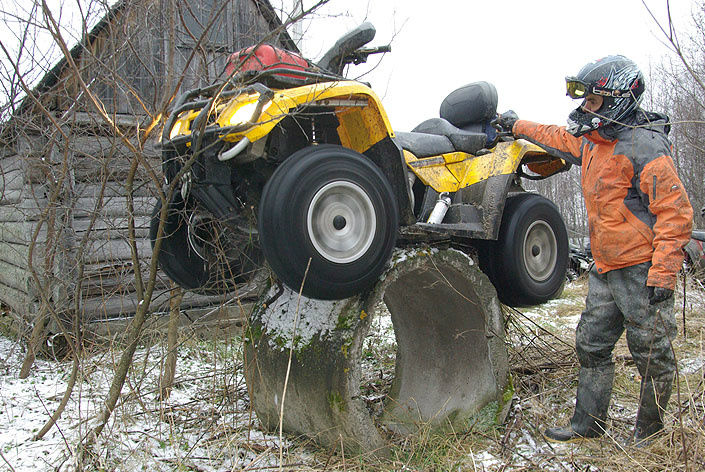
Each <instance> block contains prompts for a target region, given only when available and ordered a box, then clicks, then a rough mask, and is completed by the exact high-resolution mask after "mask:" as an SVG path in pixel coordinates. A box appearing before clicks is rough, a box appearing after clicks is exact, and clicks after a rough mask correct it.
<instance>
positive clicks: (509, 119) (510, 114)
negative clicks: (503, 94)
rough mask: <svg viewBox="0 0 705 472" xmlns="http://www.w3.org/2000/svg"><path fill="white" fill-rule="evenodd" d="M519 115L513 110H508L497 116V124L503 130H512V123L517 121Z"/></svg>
mask: <svg viewBox="0 0 705 472" xmlns="http://www.w3.org/2000/svg"><path fill="white" fill-rule="evenodd" d="M518 119H519V116H517V114H516V113H515V112H514V110H508V111H505V112H504V113H502V114H501V115H499V116H498V117H497V124H498V125H499V126H500V127H501V128H502V129H503V130H505V131H509V132H511V131H512V128H514V123H516V122H517V120H518Z"/></svg>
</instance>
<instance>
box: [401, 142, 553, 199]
mask: <svg viewBox="0 0 705 472" xmlns="http://www.w3.org/2000/svg"><path fill="white" fill-rule="evenodd" d="M527 154H544V155H547V154H546V152H545V151H544V150H542V149H541V148H540V147H538V146H536V145H534V144H531V143H530V142H528V141H525V140H523V139H517V140H516V141H509V142H500V143H498V144H497V146H495V147H494V149H492V150H491V152H489V153H487V154H483V155H480V156H475V155H473V154H467V153H464V152H452V153H448V154H441V155H439V156H434V157H427V158H422V159H418V158H417V157H416V156H414V155H413V154H412V153H410V152H409V151H404V158H405V159H406V163H407V165H408V166H409V168H410V169H411V170H412V171H413V172H414V174H416V176H417V177H418V178H419V179H421V181H422V182H423V183H424V184H426V185H428V186H430V187H431V188H433V189H434V190H435V191H436V192H456V191H458V190H460V189H462V188H465V187H469V186H470V185H473V184H476V183H478V182H481V181H483V180H486V179H488V178H490V177H494V176H497V175H506V174H512V173H514V172H516V170H517V168H518V167H519V165H520V163H521V161H522V159H523V158H524V157H525V156H526V155H527Z"/></svg>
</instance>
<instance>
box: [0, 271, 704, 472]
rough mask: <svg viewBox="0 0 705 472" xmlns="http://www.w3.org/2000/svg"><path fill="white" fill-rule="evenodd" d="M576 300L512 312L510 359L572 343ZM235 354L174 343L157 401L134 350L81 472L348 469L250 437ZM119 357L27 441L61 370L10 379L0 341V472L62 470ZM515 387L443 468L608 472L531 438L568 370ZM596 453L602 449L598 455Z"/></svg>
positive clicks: (693, 342)
mask: <svg viewBox="0 0 705 472" xmlns="http://www.w3.org/2000/svg"><path fill="white" fill-rule="evenodd" d="M583 297H584V286H580V285H576V286H572V284H570V285H569V286H568V288H567V289H566V291H565V293H564V297H563V298H560V299H558V300H554V301H552V302H550V303H547V304H545V305H543V306H541V307H538V308H534V309H532V310H530V311H529V310H527V311H525V312H523V313H522V314H520V315H519V314H515V315H513V316H514V317H515V318H516V319H517V322H519V323H521V336H511V337H510V338H511V339H512V342H513V343H514V344H515V346H514V347H513V353H514V354H517V353H518V354H520V355H521V356H524V355H529V354H530V352H529V351H530V349H529V347H532V346H534V344H535V343H536V340H542V342H543V341H546V342H547V343H548V344H551V343H552V344H553V345H557V346H558V347H557V348H554V347H550V349H555V350H554V351H552V352H555V353H558V354H557V355H564V354H562V353H565V352H567V351H566V349H569V347H566V346H564V345H563V344H562V341H555V340H554V341H551V340H552V335H549V336H547V335H546V332H551V333H556V335H557V336H558V337H560V338H561V339H565V340H566V342H568V343H572V339H571V336H572V331H573V330H574V328H575V325H576V324H577V321H578V317H579V314H580V310H581V308H582V303H583ZM703 298H704V297H703V294H702V292H698V293H695V294H693V295H691V296H689V298H688V303H689V304H690V308H689V310H690V313H691V314H692V313H695V314H696V315H697V314H699V315H697V316H700V318H705V308H703V307H705V300H704V299H703ZM681 302H682V300H678V301H677V304H678V303H681ZM376 323H377V324H376V325H375V326H374V327H373V328H372V329H371V330H370V332H371V333H373V335H372V336H371V337H370V338H369V339H368V340H367V342H366V343H365V347H364V349H363V355H364V356H365V357H366V359H365V362H363V367H364V372H363V377H364V379H363V386H362V387H361V388H362V390H363V391H362V396H363V398H365V399H366V400H367V404H368V407H369V408H370V409H371V410H372V411H375V410H378V409H379V408H381V405H382V399H383V398H384V392H385V389H386V388H388V385H389V382H390V380H391V376H392V375H393V366H394V357H393V356H394V342H393V339H394V338H393V329H392V326H391V324H390V322H389V320H388V319H384V318H380V319H378V320H377V321H376ZM701 324H705V323H701ZM679 326H680V324H679ZM510 329H511V327H510ZM692 329H693V331H692V332H691V336H690V338H689V339H687V340H682V341H681V344H680V346H681V347H682V348H683V352H684V355H683V356H681V360H680V362H679V365H680V368H681V370H682V373H683V374H684V375H687V374H692V375H694V378H697V377H698V376H699V377H700V378H702V372H703V369H704V368H703V363H704V359H705V352H704V351H703V347H702V339H703V335H704V334H705V331H703V329H702V327H701V326H700V324H699V325H698V326H696V327H695V328H692ZM548 344H547V345H548ZM240 347H241V346H240V344H239V342H238V341H236V340H232V341H223V340H221V341H217V342H214V341H204V340H196V339H186V340H184V341H183V345H182V346H181V347H180V349H179V359H178V362H177V379H176V386H175V388H174V391H173V393H172V395H171V397H170V399H169V400H168V401H165V402H162V401H159V399H158V397H157V384H158V381H159V380H158V379H159V376H160V372H161V369H162V364H163V359H164V354H165V346H164V345H163V344H162V343H161V341H155V342H154V343H151V345H150V346H145V347H143V348H142V349H140V350H138V352H137V355H136V357H135V362H134V364H133V369H132V371H131V373H130V376H129V381H128V383H127V384H126V385H125V387H124V388H123V399H122V401H121V403H119V404H118V407H117V408H116V410H115V412H114V414H113V420H112V421H111V422H110V423H109V425H108V427H107V428H106V430H105V431H104V432H103V434H102V435H101V438H100V439H99V441H98V444H97V448H96V449H95V454H94V457H95V460H96V463H97V464H95V465H94V466H93V467H94V468H95V469H97V470H106V471H134V470H150V471H151V470H156V471H162V470H163V471H174V470H194V471H230V470H268V469H275V470H276V469H279V468H281V469H286V470H323V469H328V470H344V469H346V470H353V467H354V463H352V462H348V463H347V466H346V462H345V460H344V459H343V460H342V462H341V458H340V457H339V456H337V455H336V456H332V455H331V452H332V451H321V450H320V449H317V448H316V447H314V446H312V445H311V444H309V443H307V442H306V441H305V440H303V439H300V438H291V437H289V438H286V437H285V438H284V439H283V440H282V441H280V439H279V437H278V435H272V434H266V433H263V432H262V431H261V430H260V429H259V425H258V422H257V420H256V417H255V416H254V414H253V413H252V412H251V410H250V407H249V401H248V395H247V388H246V385H245V382H244V379H243V377H242V369H241V351H240ZM119 355H120V352H119V351H115V350H100V351H96V352H95V353H93V354H92V355H90V356H86V357H85V358H84V359H83V360H82V365H81V377H80V379H79V380H78V382H77V385H76V388H75V390H74V393H73V395H72V397H71V400H70V402H69V404H68V406H67V409H66V411H65V412H64V414H63V415H62V417H61V418H60V420H59V422H58V425H57V426H56V427H54V428H53V429H52V430H51V431H50V432H49V433H48V434H47V435H46V436H45V437H44V438H43V439H41V440H34V439H33V437H34V435H35V434H36V433H37V431H38V430H40V429H41V428H42V426H43V425H44V424H45V422H46V421H47V420H48V418H49V416H50V415H51V414H52V413H53V412H54V411H55V409H56V407H57V405H58V404H59V401H60V400H61V398H62V396H63V394H64V390H65V388H66V381H67V379H68V376H69V372H70V370H71V364H70V363H59V362H54V361H47V360H37V361H36V363H35V365H34V368H33V369H32V371H31V374H30V376H29V377H28V378H27V379H24V380H21V379H19V378H18V373H19V368H20V365H21V363H22V360H23V356H24V352H23V350H22V348H21V346H20V345H19V344H18V343H16V342H14V341H11V340H9V339H7V338H5V337H0V453H1V456H0V471H4V470H8V471H17V472H19V471H53V470H62V471H69V470H74V468H75V467H74V466H75V457H76V450H75V449H76V446H77V444H79V443H80V439H81V438H83V437H84V436H85V435H86V433H87V432H88V431H90V429H91V427H92V426H93V424H94V419H95V415H96V413H97V412H98V411H100V407H101V402H102V401H103V400H104V399H105V396H106V392H107V389H108V386H109V385H110V382H111V380H112V375H113V366H114V365H115V364H116V363H117V360H118V358H119ZM524 360H525V359H524ZM634 370H635V369H634V367H633V366H631V367H626V368H625V373H624V376H625V378H627V379H630V378H631V377H634V372H633V371H634ZM630 376H631V377H630ZM517 379H518V381H519V384H517V391H518V392H519V393H520V395H518V396H517V397H515V400H514V403H513V408H512V411H511V413H510V416H509V418H508V421H507V425H506V427H505V428H503V429H502V430H500V431H497V432H495V433H494V435H493V436H492V437H490V438H489V439H488V437H484V438H480V441H479V442H473V443H472V444H471V445H466V446H460V444H461V443H460V442H458V443H457V444H458V445H459V446H457V447H456V449H462V448H463V447H466V449H463V450H462V451H461V452H462V453H461V454H459V455H458V456H454V457H453V459H452V460H451V462H450V463H448V464H447V465H448V467H447V469H448V470H478V471H483V470H488V471H489V470H521V469H522V468H523V469H524V470H576V468H579V469H580V470H585V471H588V470H613V469H610V468H609V467H607V468H602V469H597V468H593V466H592V465H590V460H589V458H586V457H583V454H585V451H582V450H580V449H576V446H574V445H568V446H563V445H559V446H555V445H551V444H548V443H547V442H545V441H544V440H543V438H542V437H541V435H540V432H539V431H538V430H539V429H540V428H542V427H545V425H546V423H547V422H555V421H565V420H566V418H567V417H566V416H565V415H566V414H567V413H566V412H569V411H570V409H571V408H572V401H573V400H572V398H573V392H574V384H573V383H572V382H573V381H574V379H575V372H574V369H569V370H566V371H556V372H548V373H542V372H537V373H535V374H523V375H517ZM630 388H631V387H629V386H624V385H622V384H618V385H616V386H615V391H616V393H615V397H614V402H613V407H612V411H611V416H613V417H614V420H613V421H614V424H615V425H616V426H615V428H614V429H615V431H616V433H615V434H617V435H619V434H625V433H624V431H627V430H628V428H629V424H631V422H632V421H633V416H634V414H635V411H634V410H635V406H636V405H635V404H634V401H633V400H634V399H633V394H632V393H630ZM533 392H535V394H534V393H533ZM630 395H632V397H630ZM700 405H701V406H702V402H700ZM618 425H622V426H619V427H617V426H618ZM620 428H621V429H620ZM483 441H484V442H483ZM462 444H466V443H462ZM615 444H617V442H615ZM397 447H398V451H400V453H399V457H401V456H403V455H404V454H406V451H405V450H404V447H405V445H404V444H403V443H402V442H400V443H399V444H398V445H397ZM605 447H606V446H605V444H602V446H601V448H602V449H604V448H605ZM613 447H614V453H615V454H616V453H619V448H618V447H617V446H613ZM607 449H608V451H607V454H611V452H609V447H607ZM603 452H604V451H603ZM410 456H412V454H411V453H409V454H408V456H405V457H410ZM409 461H411V459H409ZM358 466H359V464H358ZM404 467H405V470H422V469H429V470H430V469H433V467H430V468H427V467H425V466H424V467H421V466H419V468H418V469H417V468H415V467H414V466H413V464H412V465H405V464H404V463H401V462H395V463H394V466H393V467H392V466H389V468H395V469H397V470H401V469H402V468H404ZM389 468H387V467H386V466H382V468H381V469H379V470H385V469H386V470H389ZM443 468H444V469H445V468H446V467H443ZM355 470H367V469H366V467H362V469H355Z"/></svg>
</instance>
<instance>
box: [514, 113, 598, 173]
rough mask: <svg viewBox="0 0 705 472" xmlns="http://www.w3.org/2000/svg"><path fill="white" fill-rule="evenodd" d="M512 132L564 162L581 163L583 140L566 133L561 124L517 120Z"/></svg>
mask: <svg viewBox="0 0 705 472" xmlns="http://www.w3.org/2000/svg"><path fill="white" fill-rule="evenodd" d="M512 132H513V133H514V136H516V137H517V138H522V139H526V140H527V141H530V142H532V143H534V144H536V145H537V146H539V147H541V148H543V149H544V150H545V151H546V152H548V153H549V154H551V155H553V156H556V157H560V158H561V159H563V160H564V161H566V162H570V163H571V164H575V165H580V163H581V156H582V147H583V145H584V142H583V141H584V140H583V139H582V138H576V137H575V136H573V135H572V134H570V133H568V132H567V131H566V130H565V127H563V126H555V125H542V124H539V123H534V122H532V121H526V120H517V122H516V123H514V128H512Z"/></svg>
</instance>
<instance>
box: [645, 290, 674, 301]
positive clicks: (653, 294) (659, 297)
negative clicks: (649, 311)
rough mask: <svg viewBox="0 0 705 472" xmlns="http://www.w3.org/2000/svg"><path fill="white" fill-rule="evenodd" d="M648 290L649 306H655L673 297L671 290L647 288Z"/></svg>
mask: <svg viewBox="0 0 705 472" xmlns="http://www.w3.org/2000/svg"><path fill="white" fill-rule="evenodd" d="M647 288H648V289H649V305H656V304H657V303H660V302H662V301H664V300H667V299H669V298H671V297H672V296H673V290H671V289H670V288H663V287H647Z"/></svg>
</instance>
